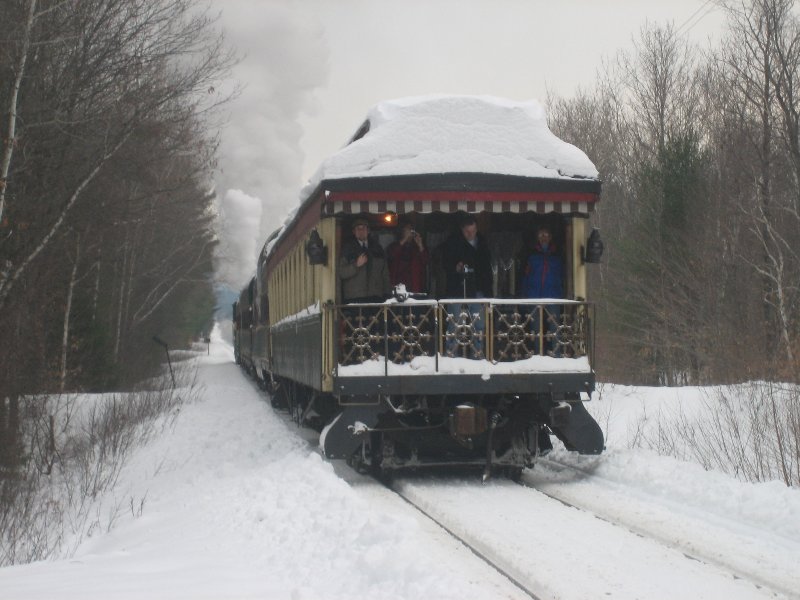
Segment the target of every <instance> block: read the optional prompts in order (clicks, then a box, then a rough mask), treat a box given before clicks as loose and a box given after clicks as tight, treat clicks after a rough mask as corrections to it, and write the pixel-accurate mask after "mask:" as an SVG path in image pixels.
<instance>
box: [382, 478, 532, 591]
mask: <svg viewBox="0 0 800 600" xmlns="http://www.w3.org/2000/svg"><path fill="white" fill-rule="evenodd" d="M387 487H388V488H389V489H390V490H391V491H392V492H394V493H395V494H396V495H397V496H399V497H400V498H402V499H403V501H404V502H406V503H407V504H408V505H409V506H411V507H412V508H414V509H415V510H416V511H417V512H419V513H420V514H422V515H423V516H424V517H425V518H427V519H428V520H430V521H431V522H432V523H433V524H434V525H436V526H437V527H439V528H440V529H441V530H442V531H444V532H445V533H447V534H448V535H449V536H451V537H452V538H453V539H455V540H456V541H458V542H460V543H461V544H463V545H464V546H465V547H466V548H468V549H469V550H470V552H472V553H473V554H474V555H475V556H476V557H477V558H478V559H480V560H481V561H482V562H483V563H484V564H486V565H487V566H488V567H489V568H491V569H492V570H494V571H496V572H497V573H498V574H499V575H500V576H502V577H504V578H505V579H506V580H508V581H509V582H510V583H511V584H512V585H514V586H515V587H516V588H517V589H519V590H520V591H521V592H522V593H523V594H524V595H525V596H526V597H528V598H532V599H533V600H544V599H545V596H543V595H541V594H540V593H537V592H536V591H534V590H532V589H531V587H530V586H529V585H528V584H525V583H523V582H522V578H521V577H518V576H516V575H514V574H512V568H511V567H510V566H509V565H505V564H502V562H501V561H499V560H498V559H495V558H492V557H491V556H489V554H488V552H487V551H486V550H485V549H482V548H481V547H480V544H479V543H478V542H476V541H474V540H470V539H467V538H466V536H461V535H459V534H458V533H456V532H455V531H454V530H452V529H451V528H450V527H448V526H447V525H446V524H445V523H444V522H442V521H441V520H439V519H437V518H436V517H435V516H434V515H432V514H430V513H429V512H428V511H426V510H425V509H424V508H422V507H421V506H420V505H419V504H417V503H416V502H414V501H413V500H412V499H410V498H409V497H408V496H406V495H405V494H403V493H402V491H400V490H398V489H395V488H394V487H393V485H392V484H389V485H388V486H387Z"/></svg>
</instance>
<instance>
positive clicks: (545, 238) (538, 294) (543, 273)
mask: <svg viewBox="0 0 800 600" xmlns="http://www.w3.org/2000/svg"><path fill="white" fill-rule="evenodd" d="M536 240H537V244H536V246H535V248H534V249H533V254H531V255H530V257H528V264H527V265H526V267H525V272H524V273H525V274H524V277H523V279H522V295H523V296H524V297H525V298H563V297H564V262H563V260H562V259H561V256H560V255H559V254H558V253H557V252H556V247H555V245H554V244H553V234H552V233H551V231H550V229H549V228H548V227H544V226H543V227H539V229H538V230H537V231H536ZM544 310H545V320H546V323H547V334H548V335H547V337H549V338H550V339H551V340H552V341H553V344H551V346H552V347H553V350H552V351H551V352H550V354H551V355H555V356H558V355H559V354H560V353H559V352H558V347H557V345H556V344H555V340H554V334H555V332H556V328H557V327H558V323H559V320H560V318H561V305H559V304H546V305H545V307H544ZM538 314H539V313H538V310H537V311H536V315H537V316H536V318H535V319H534V332H535V333H538V331H539V319H538Z"/></svg>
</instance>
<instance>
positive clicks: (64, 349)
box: [59, 235, 81, 393]
mask: <svg viewBox="0 0 800 600" xmlns="http://www.w3.org/2000/svg"><path fill="white" fill-rule="evenodd" d="M80 258H81V237H80V235H78V241H77V242H76V243H75V260H74V261H73V263H72V272H71V273H70V277H69V287H68V289H67V303H66V306H65V308H64V331H63V333H62V336H61V372H60V374H59V391H60V392H61V393H63V392H64V387H65V385H66V383H67V354H68V350H69V320H70V315H71V314H72V296H73V294H74V293H75V283H76V276H77V274H78V263H80Z"/></svg>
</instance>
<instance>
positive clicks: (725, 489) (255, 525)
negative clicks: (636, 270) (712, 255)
mask: <svg viewBox="0 0 800 600" xmlns="http://www.w3.org/2000/svg"><path fill="white" fill-rule="evenodd" d="M197 360H198V365H199V380H200V381H201V382H202V384H203V385H204V386H205V390H204V392H203V394H202V397H201V399H200V400H199V401H197V402H194V403H192V404H188V405H186V406H184V407H183V409H182V411H181V414H180V416H179V418H178V420H177V422H176V425H175V428H174V430H171V431H167V433H165V434H164V435H163V436H162V437H160V438H159V439H157V440H153V441H152V442H151V443H150V444H149V445H148V446H146V447H143V448H140V449H139V450H138V451H137V452H136V453H135V455H134V457H133V458H132V460H131V461H130V463H129V464H128V465H127V466H126V467H125V469H124V472H123V474H122V477H121V482H120V485H119V486H118V487H117V489H116V490H115V492H114V494H115V497H116V498H120V499H128V498H130V499H131V502H130V504H131V510H130V511H128V512H127V513H126V514H124V515H122V516H120V517H119V518H118V519H117V521H116V525H115V527H114V529H112V530H111V531H110V532H108V533H97V534H95V535H94V536H92V537H90V538H88V539H85V540H84V541H83V542H82V543H81V544H80V545H79V546H78V548H77V551H76V552H75V553H74V555H73V556H71V557H70V558H67V559H63V560H58V561H52V562H42V563H35V564H31V565H21V566H15V567H7V568H3V569H0V598H2V599H3V600H17V599H19V600H34V599H52V598H60V599H66V600H71V599H73V598H74V599H78V598H80V599H81V600H84V599H91V598H98V599H100V598H103V599H107V598H115V599H129V598H148V599H153V598H192V599H197V598H215V599H217V598H280V599H283V598H286V599H329V598H333V599H336V598H347V599H352V598H376V599H388V598H392V599H395V598H396V599H400V598H408V599H412V598H414V599H416V598H459V599H466V598H469V599H479V600H480V599H493V598H524V597H526V596H524V595H523V593H522V592H521V591H520V590H519V589H518V588H516V587H514V586H513V585H512V584H511V583H510V582H508V581H507V580H505V579H504V578H503V577H502V576H500V575H498V574H497V573H495V572H493V571H491V570H490V569H489V568H488V567H486V566H485V565H484V564H483V563H482V562H481V561H480V560H479V559H478V558H477V557H476V556H475V555H474V554H473V553H472V552H471V551H470V550H468V549H467V548H465V547H464V546H463V545H461V544H459V543H457V542H454V541H453V540H452V539H451V538H449V537H448V536H447V535H445V534H444V533H443V532H442V531H441V530H439V529H437V528H436V527H435V526H433V525H432V523H431V522H430V521H428V520H426V519H425V518H424V517H423V516H422V515H421V514H420V513H419V512H417V511H416V510H415V509H414V508H412V507H411V506H409V505H408V504H406V503H405V502H404V501H402V500H400V499H399V498H398V497H397V496H395V495H394V494H393V493H392V492H391V491H389V490H387V489H385V488H383V487H382V486H380V485H378V484H377V483H375V482H373V481H371V480H369V479H366V478H364V477H362V476H359V475H357V474H355V473H352V472H351V471H349V470H348V468H347V467H346V466H345V465H342V464H340V463H339V462H336V461H334V462H333V463H331V462H327V461H325V460H323V459H322V458H321V457H320V456H319V454H318V453H317V452H316V450H315V449H314V448H313V447H312V446H310V445H309V444H308V443H307V441H306V439H305V438H306V437H308V436H307V435H304V434H303V432H302V431H300V430H298V429H296V428H295V427H294V426H292V425H290V424H287V422H286V420H285V419H284V418H283V417H282V416H280V415H277V414H275V413H273V411H272V409H271V408H270V405H269V403H268V402H265V396H264V395H263V393H262V392H259V391H258V390H257V388H256V387H255V386H254V385H253V384H252V383H251V382H250V381H249V380H247V379H246V378H245V377H244V376H242V375H241V373H240V371H239V369H238V368H237V367H236V366H235V365H234V364H233V356H232V351H231V349H230V346H229V345H227V343H225V342H224V341H222V340H221V339H220V338H219V335H218V334H217V335H216V336H215V337H214V338H213V341H212V344H211V354H210V356H206V355H200V356H199V357H198V359H197ZM698 393H699V392H698V391H697V390H693V389H689V390H674V389H673V390H663V389H659V390H642V389H638V390H635V389H632V388H621V387H620V388H606V389H604V390H603V394H602V399H599V400H596V401H595V402H593V403H592V405H591V409H592V411H593V412H594V413H595V415H596V416H598V418H599V420H600V421H601V423H602V424H603V426H604V427H607V428H608V433H609V435H608V451H607V452H606V453H605V454H603V455H602V456H600V457H591V458H588V457H576V456H574V455H570V454H569V453H566V452H565V451H563V450H556V452H555V453H554V455H555V459H557V460H559V461H561V462H567V463H570V464H573V465H575V466H577V467H578V468H580V469H581V471H577V472H576V471H572V470H569V469H562V468H561V467H557V466H554V465H549V466H548V465H544V464H540V465H538V466H537V467H536V469H534V470H533V471H531V472H528V473H526V475H525V477H524V479H525V481H526V483H528V484H529V485H532V486H534V487H536V488H538V489H540V490H541V491H542V492H547V493H551V492H552V493H553V494H554V495H559V496H560V497H567V498H568V499H569V500H570V501H572V502H574V503H575V504H578V505H580V506H583V507H586V508H588V509H589V510H590V511H592V512H585V511H578V510H576V509H575V508H570V507H567V506H565V505H564V504H562V503H560V502H558V501H556V500H553V499H552V498H549V497H548V496H546V495H545V494H543V493H540V492H539V491H537V490H536V489H530V488H526V487H522V486H517V485H514V484H511V483H510V482H506V481H492V482H490V483H489V484H488V485H485V486H481V485H480V483H479V482H478V481H477V480H476V479H474V478H469V477H455V478H452V479H451V478H442V477H438V478H431V477H428V476H424V477H416V478H403V479H401V480H400V481H399V482H398V489H400V490H402V491H403V492H404V493H406V494H407V495H409V496H410V497H413V498H414V499H415V501H418V502H419V503H420V504H422V505H423V506H424V507H425V508H426V510H428V512H430V513H432V514H433V513H436V515H437V516H438V517H441V518H442V519H443V520H445V521H447V523H448V526H449V527H450V528H451V529H453V530H458V531H464V532H465V533H467V534H469V535H471V536H472V538H473V539H474V540H475V543H476V544H478V545H479V547H480V549H481V551H482V552H484V553H486V554H492V555H497V556H499V557H500V558H501V559H502V560H501V562H503V564H504V565H506V566H507V567H508V571H509V572H510V573H512V574H514V575H515V576H516V577H517V578H519V579H523V578H524V580H525V581H526V583H528V584H530V587H531V589H534V590H535V591H536V592H537V593H539V594H540V595H541V596H542V597H552V598H564V599H586V598H615V599H626V598H719V599H722V598H726V599H731V598H732V599H744V598H775V597H783V596H781V595H780V594H779V595H778V596H776V595H774V594H773V593H772V592H770V591H769V590H767V589H766V588H765V587H763V586H762V587H759V586H758V585H755V584H754V583H753V582H751V581H746V580H742V579H737V578H735V577H734V575H733V573H734V572H737V573H756V574H757V575H758V576H759V577H761V578H762V579H767V580H774V581H776V582H778V583H779V589H782V590H784V591H785V594H784V596H785V597H791V594H792V590H798V592H797V593H800V576H798V574H797V573H796V571H797V569H796V565H798V564H800V492H798V491H797V490H796V489H790V488H786V487H785V486H784V485H783V484H780V483H764V484H748V483H742V482H739V481H737V480H735V479H732V478H731V477H729V476H727V475H724V474H721V473H716V472H706V471H704V470H702V469H701V468H699V467H698V466H696V465H692V464H688V463H684V462H679V461H677V460H675V459H671V458H664V457H658V456H656V455H655V454H652V453H650V452H647V451H643V450H629V449H627V441H628V440H627V436H628V435H629V433H630V428H631V427H635V425H632V424H633V423H635V418H636V415H637V414H639V413H640V411H641V407H642V406H643V402H644V403H645V404H646V405H647V407H648V411H654V410H656V409H657V408H658V407H659V406H661V405H664V406H666V405H669V404H672V403H675V402H678V401H683V402H689V403H691V401H692V398H693V394H698ZM593 513H596V514H597V515H599V516H602V517H603V519H598V518H595V516H594V515H593ZM620 523H621V524H622V526H620V525H619V524H620ZM687 545H688V547H687ZM686 554H689V555H691V556H692V557H694V558H689V557H687V556H686ZM698 557H700V558H703V557H707V558H712V557H719V558H720V560H719V561H717V562H715V563H714V564H711V563H705V562H701V561H698V560H695V558H698ZM719 563H721V564H719ZM726 565H728V567H729V568H728V567H726ZM750 567H754V568H750Z"/></svg>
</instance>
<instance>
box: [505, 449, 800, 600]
mask: <svg viewBox="0 0 800 600" xmlns="http://www.w3.org/2000/svg"><path fill="white" fill-rule="evenodd" d="M538 463H539V464H541V465H542V466H545V467H548V468H550V469H552V470H556V471H561V472H571V473H573V474H574V475H575V476H576V478H581V479H584V480H587V479H594V480H597V481H602V482H603V483H604V485H606V486H608V487H610V488H620V489H617V490H614V491H615V492H616V493H623V490H622V488H623V487H624V486H622V485H621V484H619V483H616V482H613V481H609V480H606V479H604V478H601V477H599V476H597V475H595V474H594V473H593V472H592V470H591V469H589V468H582V467H579V466H576V465H572V464H567V463H564V462H561V461H559V460H556V459H553V458H550V457H543V458H539V459H538ZM532 480H533V477H532V474H531V472H530V471H526V473H525V474H523V477H522V478H521V479H520V480H519V481H518V483H519V484H520V485H522V486H524V487H526V488H530V489H532V490H535V491H536V492H538V493H540V494H544V495H545V496H547V497H548V498H552V499H553V500H556V501H558V502H560V503H562V504H564V505H566V506H569V507H571V508H575V509H577V510H581V511H585V512H589V513H591V514H593V515H594V516H595V517H597V518H598V519H601V520H603V521H606V522H607V523H609V524H611V525H614V526H616V527H621V528H623V529H626V530H627V531H630V532H631V533H633V534H635V535H638V536H641V537H645V538H648V539H651V540H653V541H655V542H658V543H659V544H662V545H664V546H666V547H669V548H673V549H676V550H679V551H680V552H681V553H682V554H683V555H684V556H685V557H686V558H687V559H690V560H694V561H697V562H700V563H703V564H707V565H711V566H714V567H716V568H718V569H720V570H722V571H725V572H727V573H728V574H729V575H730V576H731V577H732V578H734V579H740V580H744V581H749V582H751V583H752V584H753V585H754V586H756V587H757V588H759V589H762V590H764V591H767V592H771V593H773V594H776V595H783V596H786V597H787V598H798V599H800V595H799V594H800V590H798V589H797V588H795V587H792V586H788V585H782V584H781V582H776V581H775V580H774V579H772V578H770V577H768V576H766V575H765V574H763V573H759V572H756V571H754V570H753V569H743V568H742V566H741V564H740V563H741V559H739V560H736V559H735V558H733V557H730V556H726V555H719V554H717V555H716V556H712V555H711V553H710V552H704V551H702V548H699V547H698V544H697V543H695V542H693V541H692V540H684V539H681V538H677V539H676V537H675V536H670V535H668V534H665V532H664V531H661V530H659V529H658V528H657V527H655V526H653V525H648V524H643V523H642V522H641V521H638V522H637V521H634V520H632V519H625V518H621V517H620V515H619V514H610V513H608V512H606V511H602V510H597V508H596V507H593V506H587V505H586V504H585V503H582V502H576V501H575V500H574V498H573V497H571V496H570V495H569V494H566V493H563V492H561V491H559V485H558V484H551V485H547V486H542V485H541V484H537V483H533V482H532Z"/></svg>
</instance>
